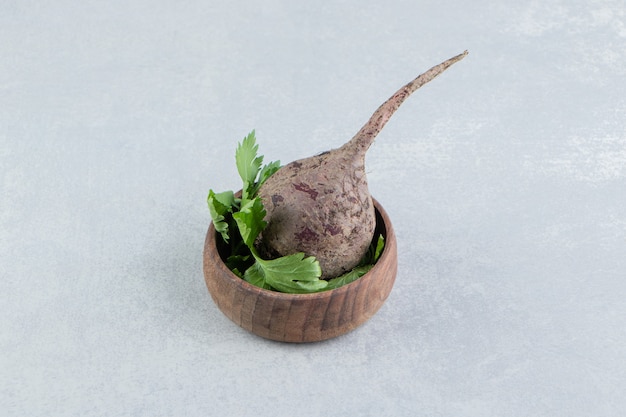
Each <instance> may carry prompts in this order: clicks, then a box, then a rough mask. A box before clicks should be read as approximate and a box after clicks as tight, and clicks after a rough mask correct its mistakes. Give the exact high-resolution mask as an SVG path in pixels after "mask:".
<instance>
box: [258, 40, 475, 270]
mask: <svg viewBox="0 0 626 417" xmlns="http://www.w3.org/2000/svg"><path fill="white" fill-rule="evenodd" d="M465 55H467V51H465V52H464V53H462V54H459V55H457V56H455V57H453V58H450V59H449V60H447V61H445V62H443V63H441V64H439V65H437V66H435V67H433V68H431V69H430V70H428V71H427V72H425V73H423V74H421V75H420V76H418V77H417V78H416V79H414V80H413V81H411V82H410V83H408V84H406V85H405V86H404V87H402V88H401V89H400V90H398V91H397V92H396V93H395V94H394V95H393V96H392V97H391V98H389V99H388V100H387V101H386V102H385V103H383V104H382V105H381V106H380V107H379V108H378V109H377V110H376V111H375V112H374V114H373V115H372V117H371V118H370V119H369V121H368V122H367V123H366V124H365V125H364V126H363V127H362V128H361V130H359V132H358V133H357V134H356V135H355V136H354V137H353V138H352V139H351V140H350V141H349V142H347V143H346V144H345V145H343V146H342V147H341V148H338V149H333V150H331V151H328V152H324V153H322V154H320V155H316V156H313V157H309V158H304V159H300V160H297V161H294V162H291V163H290V164H288V165H285V166H284V167H282V168H281V169H279V170H278V171H277V172H276V173H275V174H274V175H272V176H271V177H270V178H269V179H268V180H267V181H266V182H265V183H264V184H263V186H262V187H261V189H260V190H259V196H260V197H261V199H262V200H263V205H264V207H265V210H266V211H267V214H266V216H265V220H266V221H267V223H268V224H267V227H266V228H265V230H264V231H263V233H262V235H261V239H260V242H259V245H258V246H259V250H260V251H261V252H262V253H263V254H264V255H265V256H267V257H278V256H283V255H289V254H292V253H296V252H304V253H305V254H306V255H308V256H315V257H316V258H317V260H318V261H319V263H320V267H321V268H322V278H324V279H328V278H333V277H337V276H339V275H341V274H343V273H345V272H347V271H349V270H351V269H352V268H354V267H355V266H357V265H358V263H359V261H360V260H361V259H362V258H363V256H364V255H365V253H366V252H367V250H368V247H369V245H370V243H371V241H372V237H373V235H374V227H375V226H376V216H375V213H374V205H373V203H372V197H371V195H370V193H369V190H368V187H367V179H366V176H365V153H366V151H367V150H368V149H369V147H370V145H371V144H372V142H373V141H374V138H375V137H376V135H377V134H378V133H379V132H380V130H381V129H382V128H383V126H384V125H385V124H386V123H387V121H388V120H389V118H390V117H391V115H392V114H393V113H394V112H395V111H396V110H397V109H398V107H400V104H402V102H403V101H404V100H405V99H406V98H407V97H408V96H409V95H410V94H411V93H413V92H414V91H415V90H417V89H418V88H419V87H421V86H422V85H424V84H426V83H427V82H429V81H430V80H432V79H433V78H435V77H436V76H438V75H439V74H441V73H442V72H443V71H445V70H446V69H447V68H448V67H449V66H450V65H452V64H454V63H455V62H457V61H459V60H461V59H462V58H464V57H465Z"/></svg>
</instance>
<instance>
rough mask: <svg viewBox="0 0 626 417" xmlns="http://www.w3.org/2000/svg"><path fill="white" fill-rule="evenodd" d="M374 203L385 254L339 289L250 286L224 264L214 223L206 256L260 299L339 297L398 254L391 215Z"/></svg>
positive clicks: (209, 230) (243, 288) (235, 281)
mask: <svg viewBox="0 0 626 417" xmlns="http://www.w3.org/2000/svg"><path fill="white" fill-rule="evenodd" d="M372 202H373V204H374V209H375V211H376V213H377V219H378V217H380V219H381V220H382V225H380V226H379V225H378V224H377V225H376V227H382V228H383V236H384V237H385V247H384V249H383V252H382V253H381V255H380V258H378V260H377V261H376V263H375V264H374V266H373V267H372V269H370V270H369V271H368V272H366V273H365V274H364V275H363V276H361V277H359V278H358V279H356V280H354V281H352V282H351V283H349V284H345V285H342V286H340V287H338V288H334V289H331V290H323V291H319V292H314V293H304V294H301V293H285V292H280V291H274V290H268V289H265V288H261V287H257V286H256V285H253V284H250V283H249V282H247V281H246V280H244V279H243V278H240V277H239V276H237V275H235V274H234V273H233V271H231V270H230V269H229V268H228V267H227V266H226V264H225V263H224V260H223V259H222V257H221V255H220V253H219V251H218V249H217V233H216V231H215V226H214V225H213V222H210V225H209V229H208V231H207V235H206V239H205V245H204V256H209V257H211V258H213V259H214V260H215V262H214V264H215V265H216V266H217V267H218V268H219V269H220V272H225V274H220V276H222V277H224V278H225V279H228V280H229V281H231V283H232V284H234V285H236V286H240V287H241V289H242V290H244V291H246V292H252V293H255V294H256V295H258V296H260V297H264V298H271V299H276V300H294V299H299V300H307V299H309V300H313V299H320V298H327V297H331V296H337V294H341V293H343V292H348V291H350V289H351V287H352V286H355V285H357V283H358V282H359V281H360V280H362V279H363V278H365V277H367V276H369V275H371V274H374V273H376V272H378V270H379V269H380V268H382V265H385V264H386V262H383V261H384V260H387V259H388V258H390V257H392V256H394V253H397V252H396V251H395V250H392V249H391V248H392V246H395V245H396V236H395V233H394V230H393V226H392V224H391V220H390V219H389V215H388V213H387V211H386V210H385V209H384V208H383V207H382V205H381V204H380V203H379V202H378V200H376V199H375V198H373V197H372ZM388 248H389V249H388ZM396 256H397V255H396Z"/></svg>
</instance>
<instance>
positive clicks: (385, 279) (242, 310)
mask: <svg viewBox="0 0 626 417" xmlns="http://www.w3.org/2000/svg"><path fill="white" fill-rule="evenodd" d="M374 206H375V208H376V227H377V228H378V229H379V230H380V231H381V233H382V234H383V236H384V237H385V248H384V250H383V253H382V254H381V256H380V258H379V259H378V262H376V265H374V267H373V268H372V269H371V270H370V271H369V272H368V273H367V274H365V275H363V276H362V277H361V278H359V279H358V280H356V281H354V282H352V283H350V284H348V285H344V286H342V287H339V288H336V289H334V290H328V291H322V292H318V293H313V294H285V293H281V292H276V291H270V290H264V289H262V288H259V287H256V286H254V285H252V284H249V283H247V282H246V281H244V280H243V279H241V278H239V277H238V276H236V275H235V274H233V273H232V272H231V271H230V270H229V269H228V267H226V265H225V264H224V261H223V259H225V258H226V257H227V256H228V255H227V254H224V253H220V250H219V249H220V248H218V245H217V240H216V232H215V229H214V227H213V224H211V226H210V227H209V230H208V232H207V235H206V240H205V243H204V254H203V255H204V278H205V281H206V285H207V288H208V289H209V293H210V294H211V297H212V298H213V301H214V302H215V304H216V305H217V306H218V308H219V309H220V310H221V311H222V313H224V314H225V315H226V317H228V318H229V319H231V320H232V321H233V322H235V323H236V324H238V325H239V326H241V327H243V328H244V329H246V330H248V331H250V332H252V333H254V334H256V335H258V336H261V337H264V338H266V339H271V340H277V341H281V342H296V343H303V342H317V341H321V340H326V339H330V338H333V337H336V336H340V335H342V334H344V333H347V332H349V331H351V330H353V329H355V328H356V327H358V326H360V325H361V324H363V323H364V322H366V321H367V320H368V319H369V318H370V317H372V316H373V315H374V314H375V313H376V312H377V311H378V309H379V308H380V307H381V306H382V305H383V303H384V302H385V300H386V299H387V297H388V296H389V293H390V292H391V288H392V287H393V283H394V281H395V278H396V272H397V269H398V255H397V244H396V237H395V234H394V231H393V227H392V226H391V221H390V220H389V217H388V216H387V213H386V212H385V210H384V209H383V208H382V206H381V205H380V204H379V203H378V202H377V201H376V200H374Z"/></svg>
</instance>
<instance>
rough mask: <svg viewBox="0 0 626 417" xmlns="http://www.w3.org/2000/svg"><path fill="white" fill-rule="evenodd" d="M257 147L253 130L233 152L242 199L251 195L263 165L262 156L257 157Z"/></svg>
mask: <svg viewBox="0 0 626 417" xmlns="http://www.w3.org/2000/svg"><path fill="white" fill-rule="evenodd" d="M258 150H259V145H257V144H256V137H255V133H254V130H253V131H252V132H250V133H249V134H248V136H246V137H245V138H244V139H243V141H242V142H241V143H239V144H238V146H237V149H236V151H235V162H236V164H237V171H238V172H239V176H240V177H241V179H242V180H243V185H244V186H243V189H242V198H243V199H244V200H246V199H248V198H249V197H250V196H251V195H252V188H253V187H254V182H255V180H256V177H257V175H258V174H259V170H260V169H261V164H263V156H257V151H258Z"/></svg>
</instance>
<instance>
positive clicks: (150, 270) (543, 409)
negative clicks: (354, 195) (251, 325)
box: [0, 0, 626, 417]
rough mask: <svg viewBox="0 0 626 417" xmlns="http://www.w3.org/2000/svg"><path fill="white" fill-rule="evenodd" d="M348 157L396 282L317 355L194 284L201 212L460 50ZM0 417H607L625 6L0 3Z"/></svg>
mask: <svg viewBox="0 0 626 417" xmlns="http://www.w3.org/2000/svg"><path fill="white" fill-rule="evenodd" d="M465 49H467V50H469V53H470V54H469V56H468V57H466V58H465V59H464V60H463V61H461V62H460V63H458V64H456V65H455V66H454V67H452V68H451V69H450V70H449V71H448V72H446V73H445V74H443V75H442V76H441V77H440V78H437V79H436V80H435V81H433V82H432V83H431V84H429V85H427V86H426V87H424V88H423V89H422V90H420V91H418V92H416V93H415V94H414V95H413V96H412V97H411V98H410V99H409V100H408V101H407V102H406V103H405V104H404V105H403V107H402V108H401V109H400V110H399V111H398V112H397V113H396V115H395V116H394V118H393V119H392V120H391V121H390V122H389V124H388V125H387V127H386V128H385V129H384V130H383V132H382V133H381V134H380V135H379V137H378V139H377V141H376V143H375V144H374V146H373V147H372V148H371V150H370V152H369V155H368V159H367V165H368V176H369V181H370V188H371V191H372V194H373V195H374V196H375V197H376V198H377V199H378V200H379V201H380V202H381V204H382V205H383V206H384V207H385V208H386V209H387V211H388V212H389V214H390V216H391V219H392V221H393V224H394V226H395V228H396V231H397V235H398V244H399V267H400V269H399V274H398V277H397V281H396V285H395V287H394V289H393V291H392V293H391V295H390V297H389V299H388V300H387V302H386V304H385V305H384V306H383V308H382V309H381V310H380V311H379V312H378V314H377V315H376V316H375V317H374V318H372V319H371V320H370V321H369V322H368V323H366V324H365V325H364V326H362V327H360V328H359V329H357V330H355V331H353V332H351V333H349V334H347V335H344V336H342V337H339V338H336V339H332V340H330V341H327V342H323V343H318V344H308V345H293V344H281V343H275V342H271V341H267V340H264V339H260V338H258V337H256V336H254V335H251V334H249V333H247V332H245V331H243V330H241V329H240V328H239V327H237V326H236V325H234V324H233V323H231V322H230V321H229V320H228V319H226V318H225V317H224V316H223V315H222V314H221V313H220V312H219V310H218V309H217V308H216V307H215V305H214V304H213V303H212V301H211V298H210V296H209V294H208V292H207V290H206V287H205V284H204V281H203V276H202V246H203V241H204V236H205V233H206V229H207V227H208V224H209V221H210V218H209V213H208V210H207V208H206V205H205V198H206V194H207V192H208V189H209V188H214V189H217V190H226V189H237V188H238V187H239V180H238V177H237V172H236V169H235V166H234V149H235V146H236V143H237V141H239V140H241V139H242V138H243V137H244V136H245V135H246V134H247V133H248V132H249V131H250V130H252V129H256V132H257V137H258V140H259V143H260V150H261V153H263V154H264V155H266V157H267V158H268V159H270V160H274V159H280V160H281V161H283V162H289V161H291V160H293V159H297V158H301V157H305V156H309V155H312V154H315V153H318V152H321V151H323V150H326V149H329V148H334V147H337V146H339V145H341V144H342V143H343V142H344V141H346V140H347V139H349V138H350V137H351V136H352V135H353V134H354V133H355V132H356V131H357V130H358V129H359V128H360V127H361V125H362V124H363V123H364V122H365V121H366V120H367V118H369V116H370V114H371V113H372V111H373V110H374V109H375V108H376V107H377V106H378V105H379V104H380V103H382V102H383V101H384V100H385V99H386V98H387V97H388V96H389V95H391V94H392V93H393V92H394V91H395V90H396V89H397V88H398V87H400V86H401V85H403V84H404V83H405V82H407V81H409V80H410V79H412V78H413V77H415V76H416V75H417V74H419V73H420V72H423V71H424V70H426V69H428V68H429V67H430V66H432V65H434V64H437V63H439V62H440V61H443V60H444V59H446V58H448V57H450V56H453V55H455V54H457V53H460V52H462V51H463V50H465ZM0 277H1V279H0V297H1V300H2V302H1V303H0V351H1V352H2V353H1V355H0V409H1V410H2V412H1V413H0V414H2V415H6V416H212V415H214V416H239V415H241V416H252V415H255V416H294V415H298V416H318V415H329V416H481V417H485V416H569V417H571V416H596V417H597V416H623V415H624V413H626V400H625V399H624V392H626V361H625V360H624V358H626V303H625V299H626V3H625V2H624V0H597V1H591V0H590V1H580V0H578V1H576V0H553V1H546V2H539V1H529V2H520V1H513V0H507V1H502V2H488V1H478V2H466V1H459V0H449V1H447V0H443V1H442V0H438V1H413V2H412V1H400V0H389V1H386V2H384V3H383V2H374V1H369V0H365V1H364V0H359V1H356V0H346V1H340V2H289V1H281V0H274V1H264V2H243V1H231V2H216V1H207V2H202V1H194V0H188V1H182V2H166V1H156V2H150V1H145V0H139V1H119V0H113V1H108V2H93V1H74V2H71V1H67V0H61V1H57V2H34V1H29V0H27V1H13V0H4V1H2V2H1V3H0Z"/></svg>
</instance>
